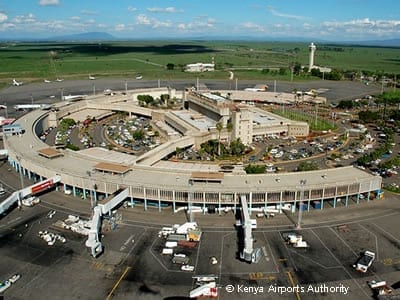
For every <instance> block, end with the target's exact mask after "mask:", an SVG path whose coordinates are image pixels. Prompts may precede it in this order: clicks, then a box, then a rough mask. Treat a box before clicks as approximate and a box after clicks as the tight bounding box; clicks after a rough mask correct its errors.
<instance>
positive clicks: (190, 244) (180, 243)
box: [178, 241, 197, 249]
mask: <svg viewBox="0 0 400 300" xmlns="http://www.w3.org/2000/svg"><path fill="white" fill-rule="evenodd" d="M178 246H179V247H182V248H187V249H193V248H195V247H196V246H197V243H196V242H190V241H178Z"/></svg>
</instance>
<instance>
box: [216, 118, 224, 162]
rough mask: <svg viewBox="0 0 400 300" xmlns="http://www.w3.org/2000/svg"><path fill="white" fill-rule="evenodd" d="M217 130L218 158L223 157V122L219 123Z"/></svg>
mask: <svg viewBox="0 0 400 300" xmlns="http://www.w3.org/2000/svg"><path fill="white" fill-rule="evenodd" d="M216 127H217V130H218V156H220V155H221V131H222V128H223V125H222V123H221V122H218V123H217V124H216Z"/></svg>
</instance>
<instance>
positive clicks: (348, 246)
mask: <svg viewBox="0 0 400 300" xmlns="http://www.w3.org/2000/svg"><path fill="white" fill-rule="evenodd" d="M329 229H330V230H331V231H332V232H333V233H334V234H335V235H336V236H337V238H338V239H339V240H341V241H342V243H343V244H345V245H346V247H347V248H349V250H350V251H351V252H353V254H354V256H355V257H357V256H358V254H357V253H356V252H355V251H354V250H353V248H351V247H350V245H349V244H348V243H347V242H346V241H345V240H344V239H343V238H342V237H341V236H340V235H339V234H338V233H337V232H336V231H335V230H334V229H333V228H332V227H330V228H329Z"/></svg>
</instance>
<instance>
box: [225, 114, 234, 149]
mask: <svg viewBox="0 0 400 300" xmlns="http://www.w3.org/2000/svg"><path fill="white" fill-rule="evenodd" d="M226 130H228V144H229V143H230V139H231V133H232V130H233V124H232V120H231V119H229V120H228V123H226Z"/></svg>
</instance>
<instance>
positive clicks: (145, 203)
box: [143, 187, 147, 210]
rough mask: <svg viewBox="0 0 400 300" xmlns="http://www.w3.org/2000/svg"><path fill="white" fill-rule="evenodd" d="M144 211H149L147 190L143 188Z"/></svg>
mask: <svg viewBox="0 0 400 300" xmlns="http://www.w3.org/2000/svg"><path fill="white" fill-rule="evenodd" d="M143 200H144V210H147V199H146V188H145V187H144V188H143Z"/></svg>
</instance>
